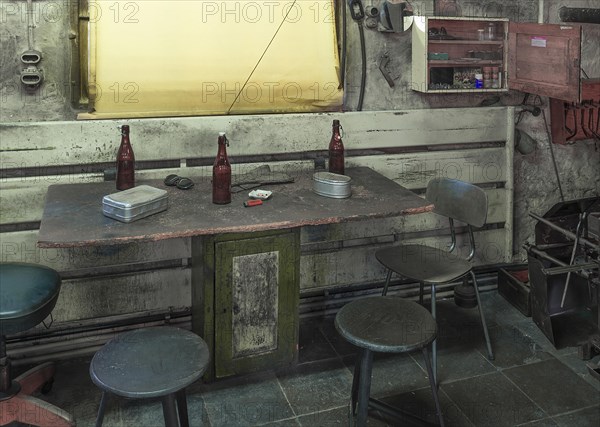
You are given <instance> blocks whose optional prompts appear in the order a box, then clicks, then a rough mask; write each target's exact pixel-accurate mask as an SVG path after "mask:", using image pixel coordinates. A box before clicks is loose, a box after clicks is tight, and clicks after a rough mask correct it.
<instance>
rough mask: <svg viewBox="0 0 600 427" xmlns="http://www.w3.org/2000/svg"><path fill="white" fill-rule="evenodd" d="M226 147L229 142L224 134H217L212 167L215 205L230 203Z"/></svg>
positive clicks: (229, 175) (229, 180) (228, 166)
mask: <svg viewBox="0 0 600 427" xmlns="http://www.w3.org/2000/svg"><path fill="white" fill-rule="evenodd" d="M226 145H229V141H228V140H227V137H226V136H225V132H220V133H219V151H217V158H216V159H215V163H214V165H213V179H212V187H213V203H215V204H217V205H226V204H227V203H231V165H230V164H229V159H228V158H227V149H226V148H225V146H226Z"/></svg>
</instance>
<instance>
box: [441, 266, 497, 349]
mask: <svg viewBox="0 0 600 427" xmlns="http://www.w3.org/2000/svg"><path fill="white" fill-rule="evenodd" d="M471 278H472V279H473V287H474V288H475V296H476V297H477V308H478V309H479V316H480V317H481V326H483V335H485V344H486V346H487V351H488V359H489V360H494V352H493V351H492V343H491V342H490V334H489V333H488V328H487V324H486V323H485V316H484V315H483V307H482V306H481V299H480V298H479V287H478V286H477V279H476V278H475V273H474V272H473V270H471ZM433 317H435V316H433Z"/></svg>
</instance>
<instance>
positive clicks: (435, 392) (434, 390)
mask: <svg viewBox="0 0 600 427" xmlns="http://www.w3.org/2000/svg"><path fill="white" fill-rule="evenodd" d="M422 351H423V357H424V358H425V367H426V368H427V375H428V376H429V385H430V386H431V393H432V394H433V401H434V402H435V410H436V411H437V415H438V419H439V420H440V426H442V427H444V418H443V417H442V407H441V405H440V397H439V395H438V390H437V384H436V382H435V380H434V378H433V370H432V369H431V363H430V362H429V351H428V350H427V347H423V349H422Z"/></svg>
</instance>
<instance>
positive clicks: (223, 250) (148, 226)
mask: <svg viewBox="0 0 600 427" xmlns="http://www.w3.org/2000/svg"><path fill="white" fill-rule="evenodd" d="M312 174H313V171H306V172H304V173H301V174H298V175H296V176H294V182H293V183H288V184H281V185H277V186H270V187H268V188H269V189H271V190H273V193H274V195H273V198H272V199H271V200H268V201H266V202H265V203H264V204H263V205H261V206H256V207H251V208H245V207H244V206H243V202H244V201H246V200H247V199H248V194H247V193H248V192H247V191H242V192H239V193H235V194H233V196H232V203H231V204H229V205H222V206H221V205H215V204H213V203H212V190H211V182H210V179H208V178H207V179H205V180H201V181H200V182H198V181H197V182H196V185H195V186H194V187H193V188H192V189H190V190H179V189H177V188H175V187H166V186H165V185H164V184H163V182H162V181H160V180H147V181H140V182H137V184H138V185H139V184H147V185H151V186H154V187H157V188H164V189H166V190H167V191H168V198H169V207H168V209H167V210H166V211H164V212H161V213H158V214H155V215H152V216H150V217H147V218H143V219H140V220H138V221H134V222H132V223H121V222H118V221H116V220H113V219H110V218H107V217H105V216H104V215H103V214H102V197H103V196H105V195H107V194H111V193H114V192H115V187H114V185H115V183H114V182H100V183H86V184H65V185H52V186H50V187H49V188H48V193H47V196H46V204H45V207H44V214H43V216H42V220H41V224H40V231H39V235H38V245H39V246H40V247H43V248H72V247H87V246H94V245H102V246H105V245H116V244H126V243H132V242H150V241H158V240H164V239H173V238H182V237H191V239H192V245H191V247H192V253H191V258H192V325H193V326H192V327H193V330H194V331H195V332H196V333H198V334H199V335H201V336H202V337H203V338H204V340H205V341H206V342H207V344H208V346H209V348H210V350H211V354H212V353H213V352H214V357H213V358H212V359H213V360H215V365H214V366H212V369H213V370H212V371H210V372H208V374H209V376H212V375H216V376H227V375H233V374H237V373H242V372H248V371H252V370H257V369H262V368H266V367H273V366H274V365H277V364H283V363H290V362H292V361H293V360H295V357H296V354H297V333H298V299H299V259H300V240H299V230H300V227H303V226H311V225H322V224H335V223H341V222H348V221H359V220H368V219H375V218H386V217H394V216H402V215H412V214H418V213H424V212H428V211H431V210H432V208H433V206H431V205H430V204H429V203H428V202H427V201H425V200H424V199H422V198H420V197H418V196H417V195H416V194H414V193H413V192H411V191H409V190H407V189H405V188H403V187H401V186H400V185H398V184H396V183H395V182H393V181H392V180H390V179H388V178H386V177H384V176H382V175H381V174H379V173H377V172H375V171H373V170H372V169H370V168H366V167H360V168H351V169H347V171H346V174H347V175H349V176H350V177H351V178H352V196H351V197H350V198H347V199H331V198H326V197H322V196H319V195H317V194H315V193H313V192H312Z"/></svg>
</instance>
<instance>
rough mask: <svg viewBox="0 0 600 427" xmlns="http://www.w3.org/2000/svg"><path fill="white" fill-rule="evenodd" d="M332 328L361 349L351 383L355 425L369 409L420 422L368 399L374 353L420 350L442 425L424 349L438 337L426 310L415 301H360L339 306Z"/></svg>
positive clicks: (388, 299) (381, 299)
mask: <svg viewBox="0 0 600 427" xmlns="http://www.w3.org/2000/svg"><path fill="white" fill-rule="evenodd" d="M384 292H385V291H384ZM335 327H336V329H337V330H338V332H339V333H340V334H341V335H342V337H344V339H346V341H348V342H349V343H351V344H354V345H355V346H358V347H360V348H361V354H360V357H357V358H356V365H355V368H354V378H353V381H352V404H351V411H352V415H353V416H356V417H357V419H356V425H358V426H365V425H366V423H367V417H368V407H369V406H371V407H373V408H374V409H376V410H378V411H382V412H386V413H388V414H391V415H392V416H395V417H398V418H408V420H410V421H417V420H418V421H422V420H420V419H418V418H416V417H415V416H413V415H410V414H407V413H403V412H400V411H398V410H396V409H395V408H392V407H390V406H389V405H387V404H385V403H383V402H380V401H378V400H375V399H373V398H370V391H371V373H372V368H373V352H383V353H406V352H411V351H416V350H421V352H422V353H423V356H424V361H425V366H426V368H427V374H428V377H429V384H430V386H431V392H432V394H433V399H434V401H435V408H436V411H437V415H438V419H439V421H440V425H441V426H444V419H443V417H442V410H441V407H440V401H439V397H438V393H437V386H436V384H435V381H434V377H433V373H432V368H431V363H430V361H429V351H428V349H427V347H428V346H429V344H431V343H432V342H433V340H434V339H435V337H436V335H437V325H436V323H435V319H434V318H433V317H432V316H431V314H430V313H429V312H428V311H427V309H425V308H423V307H421V306H420V305H419V304H417V303H416V302H413V301H408V300H404V299H400V298H395V297H386V296H381V297H370V298H362V299H359V300H356V301H353V302H351V303H350V304H347V305H345V306H344V307H342V309H341V310H340V311H339V312H338V313H337V315H336V317H335ZM357 406H358V413H357ZM411 425H412V424H411Z"/></svg>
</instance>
